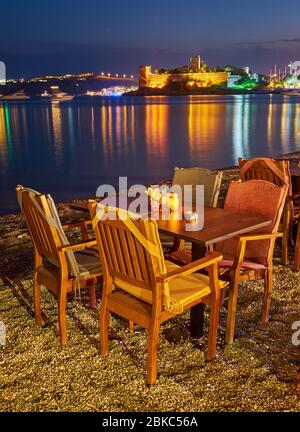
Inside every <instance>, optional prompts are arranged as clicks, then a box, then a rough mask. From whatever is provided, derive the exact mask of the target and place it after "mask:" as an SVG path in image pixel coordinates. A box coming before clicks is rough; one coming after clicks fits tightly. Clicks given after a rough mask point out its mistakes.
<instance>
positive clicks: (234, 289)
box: [226, 277, 239, 344]
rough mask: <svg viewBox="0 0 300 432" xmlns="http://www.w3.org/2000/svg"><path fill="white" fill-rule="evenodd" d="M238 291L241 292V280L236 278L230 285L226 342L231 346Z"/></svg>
mask: <svg viewBox="0 0 300 432" xmlns="http://www.w3.org/2000/svg"><path fill="white" fill-rule="evenodd" d="M238 290H239V279H238V278H237V277H234V278H232V281H231V283H230V288H229V302H228V316H227V328H226V342H227V343H228V344H231V343H232V342H233V339H234V330H235V320H236V308H237V301H238Z"/></svg>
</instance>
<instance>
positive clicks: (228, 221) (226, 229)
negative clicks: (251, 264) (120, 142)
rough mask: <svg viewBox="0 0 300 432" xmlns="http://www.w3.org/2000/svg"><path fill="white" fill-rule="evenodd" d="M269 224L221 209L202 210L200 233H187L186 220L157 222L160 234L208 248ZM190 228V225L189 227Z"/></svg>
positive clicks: (80, 206) (78, 206) (85, 207)
mask: <svg viewBox="0 0 300 432" xmlns="http://www.w3.org/2000/svg"><path fill="white" fill-rule="evenodd" d="M71 208H72V209H74V210H79V211H83V212H88V211H89V210H88V203H87V202H84V203H78V204H76V203H73V204H72V205H71ZM270 223H271V220H268V219H267V218H265V217H262V216H251V215H249V214H248V213H234V212H230V211H227V210H224V209H221V208H212V207H208V208H205V209H204V226H203V229H202V230H201V231H187V230H186V224H188V222H187V221H186V220H174V219H172V218H171V219H170V220H157V225H158V229H159V231H160V232H161V233H164V234H167V235H170V236H174V237H178V238H181V239H183V240H186V241H190V242H193V243H198V244H201V245H203V246H208V245H210V244H213V243H218V242H220V241H223V240H226V239H229V238H233V237H236V236H238V235H242V234H246V233H250V232H252V231H256V230H258V229H260V228H264V227H266V226H268V225H269V224H270ZM190 226H191V225H190Z"/></svg>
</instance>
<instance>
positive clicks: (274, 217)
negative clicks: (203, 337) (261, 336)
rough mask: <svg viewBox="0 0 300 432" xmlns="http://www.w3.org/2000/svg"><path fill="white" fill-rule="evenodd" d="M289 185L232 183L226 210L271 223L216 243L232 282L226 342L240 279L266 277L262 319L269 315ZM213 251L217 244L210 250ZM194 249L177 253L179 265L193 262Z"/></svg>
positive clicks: (220, 271)
mask: <svg viewBox="0 0 300 432" xmlns="http://www.w3.org/2000/svg"><path fill="white" fill-rule="evenodd" d="M287 191H288V187H287V186H286V185H284V186H282V187H280V186H276V185H274V184H272V183H270V182H268V181H265V180H249V181H246V182H240V181H238V182H232V183H231V184H230V186H229V189H228V193H227V196H226V200H225V206H224V208H225V209H226V210H230V211H234V212H239V213H241V214H243V213H247V214H252V215H258V216H266V217H268V218H269V219H270V220H271V221H272V223H271V224H270V225H269V226H268V227H265V228H263V229H261V230H258V231H255V233H253V234H246V235H243V236H239V237H237V238H235V239H229V240H226V241H224V242H222V243H217V244H216V245H215V250H216V251H218V252H220V253H222V255H223V257H224V258H223V260H222V261H221V262H220V263H218V274H219V276H220V277H222V278H224V279H225V280H228V281H230V291H229V306H228V319H227V332H226V341H227V343H232V341H233V337H234V329H235V319H236V308H237V298H238V287H239V283H240V282H241V281H251V280H257V279H263V281H264V301H263V311H262V318H261V321H262V322H264V323H265V322H267V321H268V317H269V310H270V303H271V294H272V270H273V251H274V244H275V240H276V238H278V237H282V236H283V234H282V233H278V227H279V223H280V219H281V216H282V212H283V208H284V205H285V201H286V195H287ZM213 250H214V245H212V247H211V248H210V251H213ZM191 258H192V256H191V251H189V250H183V251H181V252H180V253H178V254H177V256H176V261H177V263H178V264H181V265H187V264H188V263H189V262H191Z"/></svg>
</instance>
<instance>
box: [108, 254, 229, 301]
mask: <svg viewBox="0 0 300 432" xmlns="http://www.w3.org/2000/svg"><path fill="white" fill-rule="evenodd" d="M165 263H166V268H167V272H171V271H174V270H176V269H178V268H180V266H178V265H176V264H174V263H172V262H170V261H165ZM114 282H115V285H116V287H117V288H122V289H124V290H125V291H126V292H128V293H129V294H132V295H134V296H135V297H138V298H139V299H140V300H143V301H145V302H147V303H152V291H150V290H148V289H144V288H141V287H137V286H133V285H131V284H126V283H125V282H124V281H121V280H117V279H115V281H114ZM219 282H220V288H224V287H225V286H226V285H227V283H226V282H224V281H219ZM168 286H169V291H170V297H171V298H172V299H174V300H175V301H176V303H177V304H178V305H180V306H181V307H185V306H186V305H188V304H189V303H191V302H193V301H195V300H197V299H200V298H202V297H205V296H207V295H209V294H210V292H211V290H210V286H209V277H208V276H206V275H202V274H200V273H192V274H190V275H187V276H182V277H178V278H176V279H175V280H173V281H171V282H169V283H168Z"/></svg>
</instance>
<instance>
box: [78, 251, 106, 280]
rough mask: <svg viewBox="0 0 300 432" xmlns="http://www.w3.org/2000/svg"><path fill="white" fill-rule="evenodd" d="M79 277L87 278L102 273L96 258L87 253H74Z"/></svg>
mask: <svg viewBox="0 0 300 432" xmlns="http://www.w3.org/2000/svg"><path fill="white" fill-rule="evenodd" d="M74 255H75V259H76V262H77V265H78V269H79V273H80V276H89V275H91V274H97V273H101V272H102V266H101V263H100V260H99V257H98V256H94V255H91V254H90V253H89V251H79V252H75V253H74Z"/></svg>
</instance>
